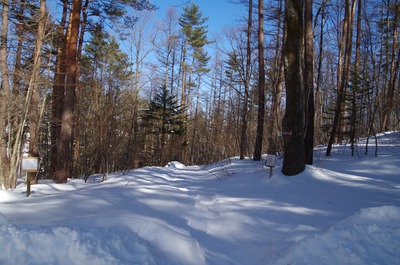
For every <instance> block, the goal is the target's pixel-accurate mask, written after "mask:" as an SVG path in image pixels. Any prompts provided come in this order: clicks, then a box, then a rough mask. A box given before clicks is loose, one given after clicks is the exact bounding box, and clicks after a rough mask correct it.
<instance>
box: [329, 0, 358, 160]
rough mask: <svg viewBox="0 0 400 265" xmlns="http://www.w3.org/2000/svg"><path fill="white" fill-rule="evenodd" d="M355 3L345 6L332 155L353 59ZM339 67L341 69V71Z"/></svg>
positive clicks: (331, 136) (331, 138) (347, 2)
mask: <svg viewBox="0 0 400 265" xmlns="http://www.w3.org/2000/svg"><path fill="white" fill-rule="evenodd" d="M355 3H356V0H353V3H352V4H350V0H346V7H345V9H346V10H345V15H344V20H343V31H342V40H341V46H342V47H344V48H343V51H344V54H343V67H342V65H341V57H342V56H341V54H339V56H340V58H339V66H338V73H339V74H338V75H339V76H340V78H338V79H340V82H339V83H338V85H339V88H338V91H337V99H336V108H335V117H334V119H333V125H332V130H331V135H330V137H329V143H328V147H327V149H326V156H330V155H331V151H332V145H333V142H334V139H335V135H336V132H337V130H338V128H339V127H340V122H341V117H342V106H343V104H344V93H345V91H346V89H347V84H348V80H349V78H350V59H351V50H352V43H353V21H354V11H355ZM339 69H341V71H340V72H339Z"/></svg>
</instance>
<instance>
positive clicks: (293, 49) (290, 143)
mask: <svg viewBox="0 0 400 265" xmlns="http://www.w3.org/2000/svg"><path fill="white" fill-rule="evenodd" d="M285 3H286V5H285V21H286V27H287V31H286V32H287V35H286V42H285V46H284V56H285V81H286V112H285V115H284V117H283V122H282V128H283V130H284V132H285V134H284V135H283V137H284V159H283V166H282V173H283V174H285V175H288V176H291V175H296V174H299V173H301V172H302V171H304V169H305V152H304V130H305V114H304V110H305V107H304V85H303V74H302V55H303V30H304V28H303V1H296V0H286V1H285Z"/></svg>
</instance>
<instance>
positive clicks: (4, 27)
mask: <svg viewBox="0 0 400 265" xmlns="http://www.w3.org/2000/svg"><path fill="white" fill-rule="evenodd" d="M1 4H2V10H1V44H0V71H1V77H2V78H1V88H0V89H1V90H0V159H1V161H0V185H1V186H2V187H0V188H3V187H4V188H6V189H9V188H11V183H10V160H9V157H8V150H7V146H8V140H7V138H8V135H7V130H6V128H7V124H8V122H7V120H8V111H7V110H8V106H9V100H10V83H9V73H8V68H7V42H8V14H9V2H8V1H6V0H2V3H1Z"/></svg>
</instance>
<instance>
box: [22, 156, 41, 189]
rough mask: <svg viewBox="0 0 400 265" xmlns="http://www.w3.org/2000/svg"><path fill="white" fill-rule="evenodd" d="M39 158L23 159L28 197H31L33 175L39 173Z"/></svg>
mask: <svg viewBox="0 0 400 265" xmlns="http://www.w3.org/2000/svg"><path fill="white" fill-rule="evenodd" d="M37 168H38V158H37V157H23V158H22V163H21V170H22V172H26V197H29V195H31V173H34V172H37Z"/></svg>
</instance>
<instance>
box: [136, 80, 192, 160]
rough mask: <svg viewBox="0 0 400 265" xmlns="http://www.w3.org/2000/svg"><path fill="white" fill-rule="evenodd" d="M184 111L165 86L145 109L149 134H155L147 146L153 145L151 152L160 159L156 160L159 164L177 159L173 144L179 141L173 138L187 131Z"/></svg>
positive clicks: (145, 119)
mask: <svg viewBox="0 0 400 265" xmlns="http://www.w3.org/2000/svg"><path fill="white" fill-rule="evenodd" d="M183 113H184V109H183V108H182V107H181V106H180V104H179V102H178V100H177V99H176V97H175V96H174V95H171V93H170V92H169V91H168V90H167V89H166V87H165V86H163V87H162V88H161V89H160V91H159V92H158V93H157V94H156V95H155V96H154V98H153V99H152V100H151V101H150V104H149V109H148V110H146V111H145V114H144V118H143V122H144V126H145V127H146V129H147V132H148V134H151V135H152V136H153V137H151V138H152V139H151V140H150V143H149V144H148V145H147V146H152V150H150V152H151V153H152V155H153V158H156V159H157V160H158V161H155V162H158V163H157V164H159V165H164V164H165V163H166V162H168V160H170V159H177V157H176V155H174V154H173V148H172V147H173V146H172V144H173V143H176V142H177V141H172V139H175V140H177V139H179V137H181V136H182V135H183V134H184V133H185V127H184V122H183V119H182V114H183ZM166 147H170V148H168V149H167V148H166ZM175 150H176V149H175ZM168 154H169V155H168Z"/></svg>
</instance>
